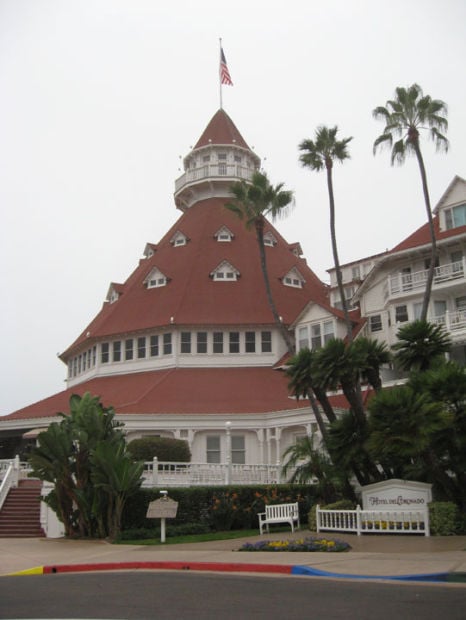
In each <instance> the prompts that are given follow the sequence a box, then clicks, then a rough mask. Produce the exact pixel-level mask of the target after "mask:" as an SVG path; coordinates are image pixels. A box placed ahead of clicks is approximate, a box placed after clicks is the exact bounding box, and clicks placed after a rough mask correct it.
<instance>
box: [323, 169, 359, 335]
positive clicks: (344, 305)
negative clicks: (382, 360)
mask: <svg viewBox="0 0 466 620" xmlns="http://www.w3.org/2000/svg"><path fill="white" fill-rule="evenodd" d="M325 165H326V168H327V187H328V197H329V203H330V237H331V239H332V251H333V262H334V263H335V272H336V276H337V284H338V292H339V293H340V299H341V307H342V310H343V315H344V317H345V323H346V333H347V336H348V342H352V341H353V329H352V326H351V321H350V318H349V314H348V304H347V303H346V297H345V291H344V289H343V278H342V275H341V269H340V260H339V258H338V248H337V237H336V232H335V200H334V197H333V181H332V161H331V160H327V161H326V162H325Z"/></svg>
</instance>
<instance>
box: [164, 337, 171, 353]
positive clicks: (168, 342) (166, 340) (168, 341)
mask: <svg viewBox="0 0 466 620" xmlns="http://www.w3.org/2000/svg"><path fill="white" fill-rule="evenodd" d="M171 352H172V335H171V334H164V335H163V354H164V355H171Z"/></svg>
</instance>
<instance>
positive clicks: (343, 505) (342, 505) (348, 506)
mask: <svg viewBox="0 0 466 620" xmlns="http://www.w3.org/2000/svg"><path fill="white" fill-rule="evenodd" d="M321 508H322V510H323V509H324V508H325V510H355V509H356V506H355V504H354V502H353V501H351V500H350V499H340V500H339V501H338V502H334V503H333V504H327V505H326V506H321ZM316 512H317V506H313V507H312V508H311V510H310V511H309V514H308V525H309V529H310V530H311V532H317V514H316Z"/></svg>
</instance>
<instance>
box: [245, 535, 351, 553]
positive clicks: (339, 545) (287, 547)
mask: <svg viewBox="0 0 466 620" xmlns="http://www.w3.org/2000/svg"><path fill="white" fill-rule="evenodd" d="M350 549H351V546H350V545H349V544H348V543H346V542H344V541H342V540H334V539H330V538H316V537H314V536H309V537H307V538H300V539H298V540H259V541H258V542H256V543H244V545H243V546H242V547H240V549H239V551H333V552H335V551H349V550H350Z"/></svg>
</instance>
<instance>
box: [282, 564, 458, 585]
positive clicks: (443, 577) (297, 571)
mask: <svg viewBox="0 0 466 620" xmlns="http://www.w3.org/2000/svg"><path fill="white" fill-rule="evenodd" d="M291 574H292V575H309V577H332V578H339V579H364V580H366V579H389V580H392V581H437V582H441V581H448V577H449V574H450V573H430V574H421V575H389V576H387V575H350V574H344V573H329V572H328V571H325V570H319V569H318V568H312V566H293V567H292V568H291Z"/></svg>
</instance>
